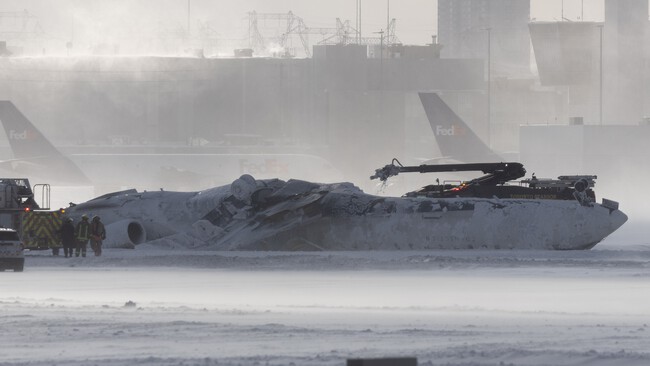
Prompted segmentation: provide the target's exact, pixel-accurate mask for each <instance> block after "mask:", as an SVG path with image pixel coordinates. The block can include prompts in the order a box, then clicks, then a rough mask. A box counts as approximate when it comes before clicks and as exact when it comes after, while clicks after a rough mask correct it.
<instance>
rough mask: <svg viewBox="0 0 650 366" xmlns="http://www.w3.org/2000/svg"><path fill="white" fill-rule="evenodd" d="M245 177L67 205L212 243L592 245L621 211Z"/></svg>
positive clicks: (243, 246)
mask: <svg viewBox="0 0 650 366" xmlns="http://www.w3.org/2000/svg"><path fill="white" fill-rule="evenodd" d="M243 178H244V176H243V177H242V178H240V179H238V180H236V181H235V182H233V184H232V185H231V186H223V187H218V188H213V189H209V190H205V191H200V192H162V191H157V192H142V193H139V192H130V193H124V194H116V195H113V196H109V197H106V198H103V199H96V200H91V201H88V202H87V203H84V204H80V205H78V206H76V207H73V208H71V209H70V211H69V213H70V215H71V216H73V217H79V216H80V215H81V214H84V213H85V214H86V215H89V216H90V215H99V216H101V218H102V220H103V221H104V223H105V224H106V225H107V228H108V227H110V226H111V225H113V228H114V230H112V231H111V230H108V229H107V231H109V232H114V233H115V234H114V235H116V236H119V234H120V230H129V227H128V225H126V224H128V223H129V222H131V221H132V222H136V223H137V224H138V225H141V228H142V230H143V232H146V239H145V240H143V241H151V240H156V239H159V240H158V243H161V242H165V243H166V244H172V243H173V244H174V245H183V246H188V247H201V248H212V249H215V250H395V249H399V250H409V249H412V250H418V249H482V248H486V249H589V248H591V247H593V246H594V245H595V244H597V243H598V242H600V241H601V240H602V239H604V238H605V237H606V236H607V235H609V234H611V233H612V232H614V231H615V230H616V229H618V228H619V227H620V226H621V225H622V224H623V223H624V222H625V221H626V220H627V216H626V215H625V214H624V213H622V212H621V211H619V210H613V209H609V208H606V207H603V206H602V205H600V204H597V203H593V204H592V205H590V206H585V205H581V204H580V203H578V202H577V201H572V200H537V199H534V200H533V199H482V198H438V199H434V198H424V197H379V196H373V195H369V194H366V193H364V192H362V191H361V190H360V189H358V188H357V187H355V186H354V185H352V184H351V183H337V184H317V183H310V182H305V181H299V180H289V181H288V182H284V181H281V180H257V181H256V180H254V179H252V177H250V176H247V178H246V179H243ZM125 220H127V221H125ZM128 220H131V221H128ZM107 240H109V241H110V238H108V239H107ZM143 241H141V242H143ZM133 244H138V243H136V242H134V243H133ZM116 245H119V243H116Z"/></svg>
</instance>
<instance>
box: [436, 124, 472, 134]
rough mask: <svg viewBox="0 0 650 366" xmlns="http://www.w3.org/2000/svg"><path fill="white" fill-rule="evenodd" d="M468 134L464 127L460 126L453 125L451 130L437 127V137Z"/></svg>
mask: <svg viewBox="0 0 650 366" xmlns="http://www.w3.org/2000/svg"><path fill="white" fill-rule="evenodd" d="M466 132H467V131H466V130H465V128H464V127H461V126H458V125H451V127H450V128H445V127H444V126H440V125H438V126H436V136H461V135H464V134H465V133H466Z"/></svg>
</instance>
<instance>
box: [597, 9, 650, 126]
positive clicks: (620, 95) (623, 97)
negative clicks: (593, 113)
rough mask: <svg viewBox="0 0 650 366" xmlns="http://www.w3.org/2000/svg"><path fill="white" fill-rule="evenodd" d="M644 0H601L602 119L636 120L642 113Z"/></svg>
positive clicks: (624, 121) (645, 24) (646, 22)
mask: <svg viewBox="0 0 650 366" xmlns="http://www.w3.org/2000/svg"><path fill="white" fill-rule="evenodd" d="M647 28H648V0H625V1H620V0H605V28H604V41H603V58H604V60H603V63H604V65H603V68H604V74H605V76H604V86H605V95H604V99H605V103H604V112H603V113H604V115H605V117H604V118H605V121H608V122H610V123H617V124H620V123H623V124H625V123H636V122H638V121H639V120H640V119H641V118H643V117H644V115H645V113H644V110H643V104H644V87H643V85H644V83H645V79H646V78H647V75H645V77H644V57H645V49H644V48H645V43H646V42H647Z"/></svg>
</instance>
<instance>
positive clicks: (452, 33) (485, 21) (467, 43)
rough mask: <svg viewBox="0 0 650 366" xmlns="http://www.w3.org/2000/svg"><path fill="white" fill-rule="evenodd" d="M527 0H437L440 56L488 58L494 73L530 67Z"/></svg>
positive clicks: (528, 9) (523, 69)
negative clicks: (489, 41)
mask: <svg viewBox="0 0 650 366" xmlns="http://www.w3.org/2000/svg"><path fill="white" fill-rule="evenodd" d="M529 18H530V0H438V39H439V42H440V43H441V44H442V45H443V48H442V54H441V56H442V57H443V58H481V59H486V58H487V49H488V31H487V29H490V37H491V47H490V48H491V55H490V58H491V62H492V69H493V71H494V72H495V74H497V75H498V74H513V73H516V71H517V70H520V71H523V72H528V70H529V69H530V37H529V33H528V21H529Z"/></svg>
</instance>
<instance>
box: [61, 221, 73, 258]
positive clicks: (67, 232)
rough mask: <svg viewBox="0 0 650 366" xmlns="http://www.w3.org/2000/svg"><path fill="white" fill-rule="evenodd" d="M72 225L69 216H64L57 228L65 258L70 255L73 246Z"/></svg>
mask: <svg viewBox="0 0 650 366" xmlns="http://www.w3.org/2000/svg"><path fill="white" fill-rule="evenodd" d="M74 231H75V229H74V225H73V224H72V219H71V218H69V217H68V218H66V219H65V220H64V221H63V225H61V229H60V230H59V232H60V234H61V243H62V244H63V254H64V255H65V257H66V258H68V257H72V254H73V253H72V251H73V250H74V248H75V235H74Z"/></svg>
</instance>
